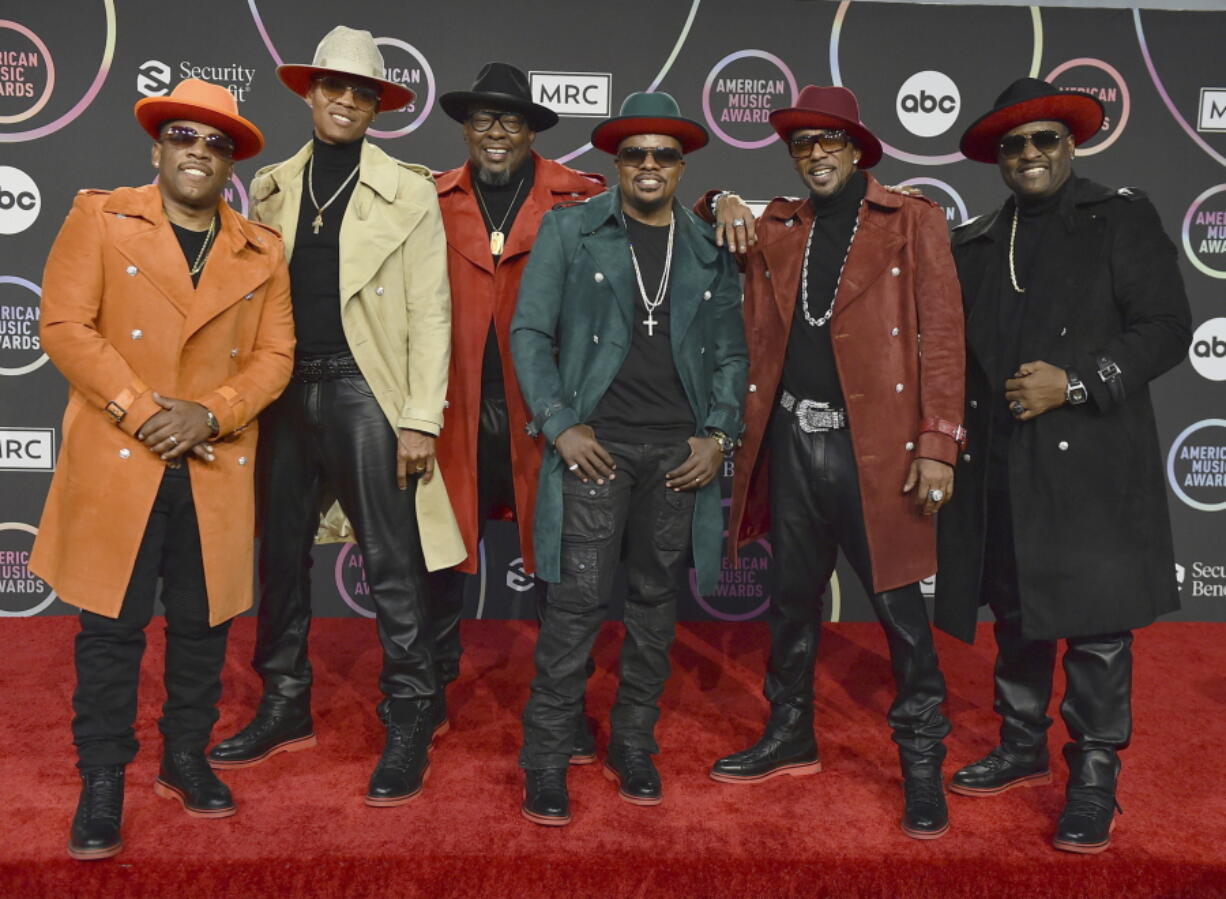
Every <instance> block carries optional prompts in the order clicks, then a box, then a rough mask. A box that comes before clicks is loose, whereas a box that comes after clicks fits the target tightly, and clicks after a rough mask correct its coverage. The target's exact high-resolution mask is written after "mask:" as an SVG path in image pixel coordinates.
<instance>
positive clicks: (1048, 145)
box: [998, 128, 1068, 159]
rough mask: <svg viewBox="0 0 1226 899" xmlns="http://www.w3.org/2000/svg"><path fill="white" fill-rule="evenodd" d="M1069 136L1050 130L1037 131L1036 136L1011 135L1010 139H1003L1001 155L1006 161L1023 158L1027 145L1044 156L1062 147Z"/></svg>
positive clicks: (1001, 141)
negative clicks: (1031, 145)
mask: <svg viewBox="0 0 1226 899" xmlns="http://www.w3.org/2000/svg"><path fill="white" fill-rule="evenodd" d="M1066 137H1068V135H1067V134H1061V133H1060V132H1059V131H1052V130H1051V129H1050V128H1044V129H1043V130H1042V131H1036V132H1034V134H1010V135H1009V136H1008V137H1002V138H1001V139H1000V144H999V145H998V147H999V149H1000V155H1001V156H1003V157H1004V158H1005V159H1015V158H1017V157H1018V156H1021V155H1022V153H1024V152H1025V150H1026V144H1028V143H1029V144H1033V145H1034V148H1035V149H1036V150H1038V151H1039V152H1040V153H1043V154H1044V155H1046V154H1048V153H1051V152H1052V151H1053V150H1055V149H1056V148H1057V147H1059V146H1060V142H1061V141H1063V140H1064V139H1065V138H1066Z"/></svg>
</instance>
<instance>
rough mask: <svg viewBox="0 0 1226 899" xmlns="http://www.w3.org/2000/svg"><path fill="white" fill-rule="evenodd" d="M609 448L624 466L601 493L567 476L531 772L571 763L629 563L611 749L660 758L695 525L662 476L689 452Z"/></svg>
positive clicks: (529, 712)
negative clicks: (593, 669) (602, 640)
mask: <svg viewBox="0 0 1226 899" xmlns="http://www.w3.org/2000/svg"><path fill="white" fill-rule="evenodd" d="M602 443H603V446H604V448H605V449H606V450H608V452H609V454H610V455H612V456H613V459H614V460H615V461H616V463H617V477H615V478H613V479H612V480H607V481H605V483H604V484H603V485H598V484H596V482H595V481H589V482H588V483H586V484H584V483H583V482H582V481H581V480H580V479H579V478H578V477H577V476H576V475H574V474H572V473H571V472H569V471H567V472H563V474H562V478H563V480H562V565H561V568H562V570H561V580H560V581H559V582H558V583H557V584H552V585H550V588H549V602H548V604H547V606H546V608H545V615H544V620H543V621H542V622H541V631H540V635H539V636H538V637H537V641H536V655H535V660H536V677H535V678H534V679H533V681H532V695H531V697H530V698H529V699H528V705H527V707H526V708H525V709H524V747H523V751H522V752H521V753H520V759H519V763H520V765H521V766H522V767H524V768H553V767H562V766H565V765H566V764H567V763H568V761H569V759H570V752H571V747H572V745H573V740H574V732H575V724H574V722H575V720H576V718H577V717H578V716H579V715H580V714H581V712H582V708H583V695H584V690H585V688H586V686H587V665H588V659H589V656H590V655H591V651H592V645H593V643H595V641H596V635H597V634H598V633H599V631H600V626H601V624H602V622H603V621H604V619H605V612H606V609H607V608H608V604H609V599H610V597H611V596H612V593H613V586H614V577H615V575H616V573H617V569H618V564H619V562H621V561H622V560H623V559H624V560H625V562H626V579H627V585H628V588H629V589H628V593H627V596H626V607H625V613H624V622H625V626H626V636H625V639H624V641H623V643H622V652H621V672H620V679H619V683H618V688H617V700H616V702H615V703H614V705H613V712H612V715H611V725H612V728H611V729H612V736H611V742H612V743H615V744H620V745H623V746H633V747H636V748H640V749H645V750H647V751H648V752H653V753H654V752H659V746H657V745H656V741H655V734H654V732H655V725H656V721H657V720H658V719H659V717H660V705H659V702H660V694H661V693H662V692H663V691H664V683H665V681H666V680H667V679H668V675H669V670H670V666H669V658H668V652H669V648H670V647H671V646H672V642H673V635H674V632H675V630H676V623H677V591H678V589H679V587H680V586H681V582H682V579H683V577H684V576H685V574H686V571H687V562H688V560H689V548H690V540H691V527H692V524H693V517H694V493H693V492H690V491H687V492H678V491H675V490H670V489H668V488H667V487H665V486H664V476H665V474H666V473H667V472H669V471H672V470H673V469H674V468H676V467H677V466H678V465H680V464H681V462H683V461H684V460H685V459H686V458H687V457H688V456H689V453H690V448H689V444H688V443H681V444H660V445H643V444H623V443H612V442H607V441H605V442H602Z"/></svg>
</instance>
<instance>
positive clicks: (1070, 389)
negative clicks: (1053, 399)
mask: <svg viewBox="0 0 1226 899" xmlns="http://www.w3.org/2000/svg"><path fill="white" fill-rule="evenodd" d="M1065 374H1066V375H1067V376H1068V386H1067V387H1065V388H1064V401H1065V402H1066V403H1068V404H1069V405H1070V406H1080V405H1081V404H1082V403H1084V402H1085V401H1086V400H1088V399H1089V398H1090V394H1089V392H1088V391H1087V390H1086V385H1085V384H1083V383H1082V381H1081V377H1080V376H1079V375H1078V374H1077V372H1075V371H1073V370H1072V369H1071V368H1070V369H1066V370H1065Z"/></svg>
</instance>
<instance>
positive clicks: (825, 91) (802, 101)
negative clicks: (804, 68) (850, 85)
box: [770, 84, 881, 169]
mask: <svg viewBox="0 0 1226 899" xmlns="http://www.w3.org/2000/svg"><path fill="white" fill-rule="evenodd" d="M770 123H771V127H772V128H774V129H775V133H776V134H778V135H779V137H780V138H781V139H782V140H783V142H784V143H787V142H788V141H789V140H791V138H792V132H793V131H799V130H800V129H802V128H830V129H841V130H843V131H846V132H847V133H848V134H849V135H851V139H852V140H854V141H855V142H856V146H857V147H859V148H860V161H859V162H857V163H856V167H857V168H861V169H871V168H872V167H873V166H875V165H876V164H877V163H879V162H881V141H879V140H877V136H876V135H875V134H873V132H871V131H869V130H868V126H867V125H865V124H864V123H863V122H862V121H860V103H859V101H857V100H856V95H855V94H853V93H852V92H851V91H849V90H848V89H847V88H845V87H818V86H817V85H815V84H808V85H805V87H804V89H803V90H802V91H801V92H800V96H799V97H797V98H796V105H795V106H789V107H787V108H786V109H776V110H775V111H774V112H772V113H771V114H770Z"/></svg>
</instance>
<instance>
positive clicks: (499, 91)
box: [438, 62, 558, 131]
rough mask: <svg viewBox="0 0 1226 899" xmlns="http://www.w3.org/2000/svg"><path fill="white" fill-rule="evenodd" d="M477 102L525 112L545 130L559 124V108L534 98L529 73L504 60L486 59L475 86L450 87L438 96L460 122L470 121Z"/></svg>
mask: <svg viewBox="0 0 1226 899" xmlns="http://www.w3.org/2000/svg"><path fill="white" fill-rule="evenodd" d="M474 103H488V104H489V105H491V106H497V107H499V108H500V109H509V110H511V111H512V112H519V113H523V116H524V118H525V119H527V120H528V127H529V128H531V129H532V130H533V131H545V130H547V129H549V128H552V127H553V126H554V125H556V124H558V114H557V113H556V112H554V111H553V110H552V109H550V108H549V107H548V106H542V105H541V104H540V103H534V102H533V101H532V89H531V88H530V87H529V85H528V76H527V75H525V74H524V73H523V71H521V70H520V69H517V68H515V66H513V65H509V64H508V63H505V62H489V63H486V64H485V65H484V66H483V67H482V69H481V71H480V72H478V73H477V80H476V81H474V82H473V87H472V90H468V91H450V92H448V93H445V94H443V95H442V96H441V97H439V98H438V105H439V106H441V107H442V108H443V112H445V113H447V115H449V116H451V117H452V118H453V119H455V120H456V121H457V122H466V121H468V110H469V108H470V107H471V106H472V105H473V104H474Z"/></svg>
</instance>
